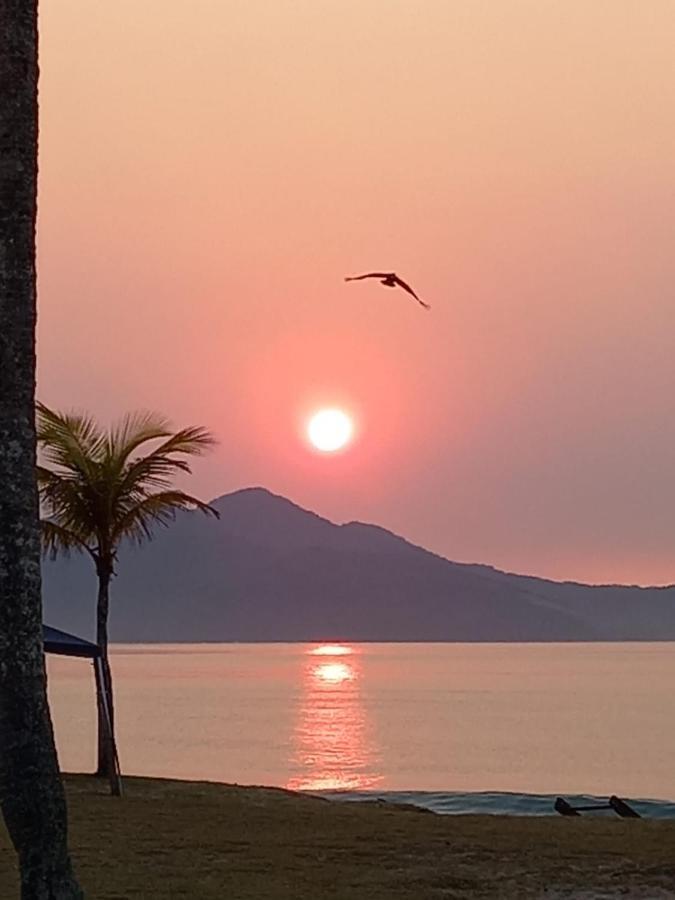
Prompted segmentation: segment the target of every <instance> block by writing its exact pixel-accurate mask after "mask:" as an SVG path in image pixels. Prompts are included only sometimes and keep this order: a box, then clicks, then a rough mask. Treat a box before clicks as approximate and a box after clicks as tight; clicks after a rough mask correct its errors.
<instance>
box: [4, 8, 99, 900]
mask: <svg viewBox="0 0 675 900" xmlns="http://www.w3.org/2000/svg"><path fill="white" fill-rule="evenodd" d="M37 49H38V48H37V2H36V0H3V2H2V3H0V84H1V85H2V91H0V158H1V159H2V164H1V165H0V322H1V323H2V332H1V333H0V806H1V807H2V814H3V816H4V819H5V823H6V825H7V830H8V832H9V834H10V837H11V839H12V843H13V844H14V847H15V848H16V851H17V854H18V858H19V869H20V875H21V897H22V898H23V900H79V898H81V897H82V893H81V891H80V888H79V887H78V884H77V881H76V880H75V878H74V876H73V872H72V867H71V863H70V858H69V856H68V844H67V815H66V802H65V797H64V793H63V785H62V783H61V779H60V777H59V770H58V761H57V757H56V749H55V747H54V735H53V731H52V723H51V719H50V716H49V706H48V704H47V693H46V681H45V663H44V652H43V648H42V632H41V628H42V603H41V596H40V593H41V585H40V531H39V521H38V496H37V490H36V484H35V417H34V403H35V310H36V286H35V218H36V211H37V138H38V103H37V84H38V59H37Z"/></svg>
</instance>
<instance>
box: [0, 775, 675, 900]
mask: <svg viewBox="0 0 675 900" xmlns="http://www.w3.org/2000/svg"><path fill="white" fill-rule="evenodd" d="M66 785H67V791H68V798H69V804H70V816H71V846H72V852H73V856H74V860H75V865H76V867H77V871H78V874H79V876H80V878H81V881H82V884H83V887H84V889H85V890H86V894H87V897H88V898H89V900H123V898H124V900H126V898H143V900H160V898H161V900H166V898H185V900H187V898H190V900H193V898H194V900H222V898H224V897H231V898H236V900H323V898H326V900H398V898H400V900H402V898H406V900H436V898H450V897H453V898H454V897H457V898H469V897H471V898H481V897H484V898H495V897H500V898H501V897H504V898H526V897H541V898H563V897H574V898H603V897H617V896H621V897H633V898H645V900H646V898H652V900H656V898H659V897H675V864H674V863H673V859H675V821H673V822H671V821H648V820H646V819H643V820H639V821H638V820H632V821H625V820H620V819H603V820H599V819H590V818H589V819H577V820H566V819H562V818H556V817H551V818H547V817H543V818H541V817H539V818H534V817H532V818H526V817H513V818H506V817H501V816H439V815H435V814H434V813H430V812H424V811H421V810H417V809H414V808H411V807H393V806H390V805H387V804H381V803H372V804H371V803H335V802H331V801H327V800H322V799H317V798H313V797H309V796H305V795H302V794H294V793H292V792H288V791H284V790H280V789H272V788H262V787H237V786H230V785H217V784H209V783H199V782H179V781H165V780H159V779H157V780H155V779H136V778H127V779H126V780H125V796H124V797H123V798H122V799H121V800H116V799H113V798H111V797H109V796H107V795H106V790H105V785H104V784H102V783H101V782H97V781H95V780H94V779H92V778H90V777H88V776H68V777H67V778H66ZM17 887H18V882H17V873H16V866H15V860H14V854H13V852H12V851H11V848H10V846H9V841H8V838H7V835H6V832H5V831H4V829H3V830H2V831H0V897H12V896H16V895H17Z"/></svg>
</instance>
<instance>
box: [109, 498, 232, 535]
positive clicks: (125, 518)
mask: <svg viewBox="0 0 675 900" xmlns="http://www.w3.org/2000/svg"><path fill="white" fill-rule="evenodd" d="M190 509H195V510H199V511H200V512H203V513H205V514H207V515H213V516H215V517H216V518H220V514H219V513H218V511H217V510H216V509H214V508H213V507H212V506H209V505H208V503H203V502H202V501H201V500H198V499H197V498H196V497H192V496H191V495H190V494H186V493H185V492H184V491H175V490H172V491H160V492H158V493H156V494H151V495H150V496H148V497H144V498H143V499H141V500H139V501H138V502H137V503H136V504H135V505H134V506H132V507H131V508H130V509H128V510H127V511H126V512H125V513H124V515H122V516H120V517H119V519H118V520H117V522H116V523H115V528H114V530H113V534H112V537H113V545H117V543H118V542H119V541H121V540H122V539H123V538H128V539H130V540H131V541H133V542H134V543H136V544H142V543H143V542H144V541H147V540H151V539H152V535H153V530H154V528H155V527H156V526H158V525H160V526H164V527H166V526H167V525H169V524H170V523H171V522H173V521H174V520H175V518H176V515H177V514H178V512H179V511H180V510H190Z"/></svg>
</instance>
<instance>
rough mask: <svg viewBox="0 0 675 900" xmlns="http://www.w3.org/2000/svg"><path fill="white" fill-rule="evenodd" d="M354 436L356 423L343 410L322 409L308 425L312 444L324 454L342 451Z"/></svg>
mask: <svg viewBox="0 0 675 900" xmlns="http://www.w3.org/2000/svg"><path fill="white" fill-rule="evenodd" d="M353 435H354V423H353V422H352V420H351V419H350V418H349V416H348V415H347V413H345V412H343V411H342V410H341V409H320V410H319V411H318V412H316V413H314V415H313V416H312V418H311V419H310V420H309V423H308V425H307V437H308V438H309V440H310V443H311V444H312V445H313V446H314V447H316V449H317V450H321V452H322V453H333V452H334V451H335V450H341V449H342V448H343V447H346V445H347V444H348V443H349V442H350V441H351V439H352V437H353Z"/></svg>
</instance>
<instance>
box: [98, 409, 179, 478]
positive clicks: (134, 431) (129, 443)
mask: <svg viewBox="0 0 675 900" xmlns="http://www.w3.org/2000/svg"><path fill="white" fill-rule="evenodd" d="M170 434H171V423H170V422H169V420H168V419H166V418H165V417H164V416H160V415H159V414H158V413H153V412H146V411H143V410H141V411H138V412H132V413H128V414H127V415H126V416H124V418H122V419H121V420H120V421H119V422H117V423H116V424H115V425H113V427H112V428H111V429H110V431H109V433H108V436H107V440H106V455H107V456H108V457H110V458H111V459H114V460H115V461H116V462H117V463H118V464H119V465H120V467H121V466H123V465H124V464H125V463H126V461H127V459H128V458H129V457H130V456H131V454H132V453H133V452H134V451H135V450H137V449H138V447H140V446H141V445H142V444H145V443H146V442H147V441H154V440H158V439H159V438H165V437H169V435H170Z"/></svg>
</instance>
